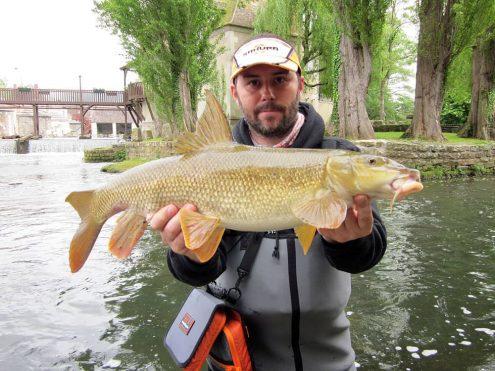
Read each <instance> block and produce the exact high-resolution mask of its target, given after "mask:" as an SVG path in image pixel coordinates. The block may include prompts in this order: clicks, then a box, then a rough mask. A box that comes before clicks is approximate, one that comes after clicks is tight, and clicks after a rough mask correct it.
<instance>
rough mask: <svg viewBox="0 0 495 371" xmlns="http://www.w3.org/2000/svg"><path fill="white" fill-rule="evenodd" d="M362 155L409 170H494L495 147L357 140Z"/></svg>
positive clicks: (488, 145)
mask: <svg viewBox="0 0 495 371" xmlns="http://www.w3.org/2000/svg"><path fill="white" fill-rule="evenodd" d="M354 143H355V144H356V145H357V146H359V147H360V148H361V149H362V151H363V152H365V153H370V154H377V155H382V156H386V157H389V158H391V159H394V160H396V161H398V162H400V163H402V164H404V165H406V166H409V167H414V168H419V169H421V168H426V167H434V166H442V167H446V168H451V169H454V168H462V167H469V166H473V165H480V166H484V167H486V168H495V143H493V144H485V145H466V144H462V145H461V144H433V143H432V144H429V143H419V142H399V141H386V140H358V141H354Z"/></svg>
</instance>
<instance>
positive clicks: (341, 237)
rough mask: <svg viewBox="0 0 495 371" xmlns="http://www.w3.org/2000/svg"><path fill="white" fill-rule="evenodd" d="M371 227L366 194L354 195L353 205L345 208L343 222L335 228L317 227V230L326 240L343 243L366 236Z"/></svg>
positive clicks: (370, 215) (368, 201)
mask: <svg viewBox="0 0 495 371" xmlns="http://www.w3.org/2000/svg"><path fill="white" fill-rule="evenodd" d="M372 229H373V213H372V211H371V201H370V199H369V197H368V196H366V195H357V196H354V205H352V207H350V208H349V209H347V215H346V217H345V220H344V222H343V223H342V224H341V225H340V227H338V228H336V229H328V228H319V229H318V232H319V233H320V234H321V236H322V237H323V238H324V239H325V240H326V241H327V242H338V243H344V242H348V241H352V240H356V239H358V238H361V237H366V236H368V235H370V234H371V231H372Z"/></svg>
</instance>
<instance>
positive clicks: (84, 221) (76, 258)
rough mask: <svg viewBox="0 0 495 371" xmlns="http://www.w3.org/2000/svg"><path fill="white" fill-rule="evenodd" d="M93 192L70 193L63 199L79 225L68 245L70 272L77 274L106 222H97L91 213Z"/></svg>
mask: <svg viewBox="0 0 495 371" xmlns="http://www.w3.org/2000/svg"><path fill="white" fill-rule="evenodd" d="M93 197H94V191H83V192H72V193H71V194H70V195H69V196H67V198H66V199H65V201H66V202H68V203H70V204H71V205H72V207H74V209H75V210H76V211H77V213H78V214H79V217H80V218H81V224H80V225H79V228H78V230H77V231H76V233H75V234H74V237H73V238H72V241H71V243H70V252H69V264H70V270H71V271H72V272H73V273H74V272H77V271H78V270H79V269H81V267H82V266H83V265H84V263H85V262H86V259H87V258H88V256H89V254H90V252H91V249H92V248H93V245H94V244H95V241H96V238H97V237H98V234H99V233H100V231H101V228H102V227H103V224H104V223H105V221H106V220H103V221H102V222H97V221H96V220H95V218H94V215H93V214H92V213H91V203H92V200H93Z"/></svg>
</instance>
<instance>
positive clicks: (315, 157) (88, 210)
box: [66, 93, 423, 272]
mask: <svg viewBox="0 0 495 371" xmlns="http://www.w3.org/2000/svg"><path fill="white" fill-rule="evenodd" d="M176 149H177V152H178V153H179V155H177V156H173V157H169V158H164V159H160V160H156V161H152V162H149V163H146V164H144V165H141V166H138V167H135V168H133V169H131V170H128V171H126V172H125V173H123V174H120V175H119V176H117V177H116V178H115V179H114V180H112V181H111V182H109V183H108V184H107V185H105V186H103V187H101V188H98V189H96V190H90V191H82V192H72V193H71V194H69V196H68V197H67V199H66V201H67V202H69V203H70V204H71V205H72V206H73V207H74V208H75V209H76V211H77V212H78V213H79V216H80V217H81V224H80V226H79V229H78V230H77V232H76V233H75V235H74V237H73V239H72V242H71V245H70V256H69V262H70V268H71V271H72V272H76V271H78V270H79V269H80V268H81V267H82V266H83V265H84V263H85V261H86V259H87V258H88V256H89V253H90V252H91V249H92V247H93V245H94V243H95V241H96V239H97V237H98V234H99V232H100V230H101V228H102V226H103V224H104V223H105V222H106V220H107V219H109V218H110V217H111V216H113V215H115V214H117V213H118V212H121V211H124V213H123V214H122V216H121V217H120V218H119V219H118V221H117V224H116V226H115V228H114V230H113V232H112V235H111V237H110V242H109V249H110V251H111V252H112V254H113V255H115V256H116V257H118V258H121V259H122V258H125V257H127V256H128V255H129V254H130V253H131V250H132V248H133V247H134V245H135V244H136V243H137V241H138V240H139V239H140V238H141V236H142V235H143V233H144V230H145V229H146V226H147V222H146V215H148V214H149V213H153V212H156V211H157V210H158V209H160V208H161V207H163V206H165V205H168V204H175V205H177V206H178V207H181V206H183V205H184V204H186V203H192V204H194V205H196V206H197V210H198V211H197V212H193V211H189V210H186V209H181V210H180V212H179V220H180V223H181V227H182V231H183V234H184V239H185V242H186V246H187V247H188V248H189V249H191V250H192V251H193V252H194V253H195V254H196V256H197V257H198V258H199V259H200V261H203V262H204V261H207V260H209V259H210V258H211V257H212V256H213V255H214V254H215V251H216V249H217V248H218V245H219V243H220V240H221V238H222V235H223V233H224V230H225V229H226V228H227V229H233V230H238V231H267V230H280V229H288V228H294V230H295V232H296V234H297V236H298V238H299V241H300V243H301V246H302V247H303V249H304V252H305V253H306V252H307V251H308V249H309V248H310V245H311V241H312V240H313V237H314V234H315V231H316V229H317V228H337V227H338V226H339V225H340V224H341V223H342V222H343V221H344V219H345V216H346V212H347V208H348V207H349V206H350V205H352V202H353V196H354V195H357V194H366V195H368V196H370V197H372V198H391V199H392V202H393V201H394V200H395V199H396V198H401V197H404V196H406V195H407V194H410V193H413V192H417V191H420V190H421V189H422V188H423V186H422V184H421V183H420V180H419V179H420V177H419V172H418V171H417V170H413V169H408V168H406V167H404V166H402V165H401V164H399V163H397V162H395V161H392V160H390V159H387V158H385V157H379V156H372V155H365V154H360V153H358V152H352V151H344V150H328V149H295V148H294V149H275V148H261V147H251V146H245V145H240V144H235V143H233V142H232V140H231V133H230V129H229V126H228V122H227V119H226V117H225V115H224V113H223V111H222V108H221V106H220V104H219V103H218V102H217V101H216V99H215V98H214V97H213V95H212V94H210V93H208V94H207V106H206V109H205V112H204V113H203V115H202V116H201V118H200V120H199V121H198V124H197V131H196V132H195V133H188V134H185V135H184V136H183V137H181V138H180V139H179V140H178V143H177V145H176Z"/></svg>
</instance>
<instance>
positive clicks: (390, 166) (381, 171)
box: [327, 153, 423, 204]
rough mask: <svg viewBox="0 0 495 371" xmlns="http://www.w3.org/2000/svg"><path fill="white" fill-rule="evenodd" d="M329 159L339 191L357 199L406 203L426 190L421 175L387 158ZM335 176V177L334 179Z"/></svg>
mask: <svg viewBox="0 0 495 371" xmlns="http://www.w3.org/2000/svg"><path fill="white" fill-rule="evenodd" d="M339 157H340V158H329V160H328V162H327V173H328V174H329V175H330V176H329V179H330V181H333V182H334V184H335V183H337V184H338V186H337V189H339V188H340V189H344V188H345V189H346V190H347V192H348V193H349V194H350V195H352V196H354V195H356V194H365V195H368V196H370V197H371V198H392V204H393V202H394V201H395V199H402V198H403V197H405V196H407V195H408V194H411V193H415V192H419V191H421V190H422V189H423V185H422V184H421V180H420V173H419V171H418V170H416V169H410V168H407V167H406V166H404V165H402V164H400V163H398V162H396V161H394V160H391V159H389V158H387V157H383V156H375V155H367V154H359V153H356V154H352V155H350V156H339ZM332 174H333V175H332Z"/></svg>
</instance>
